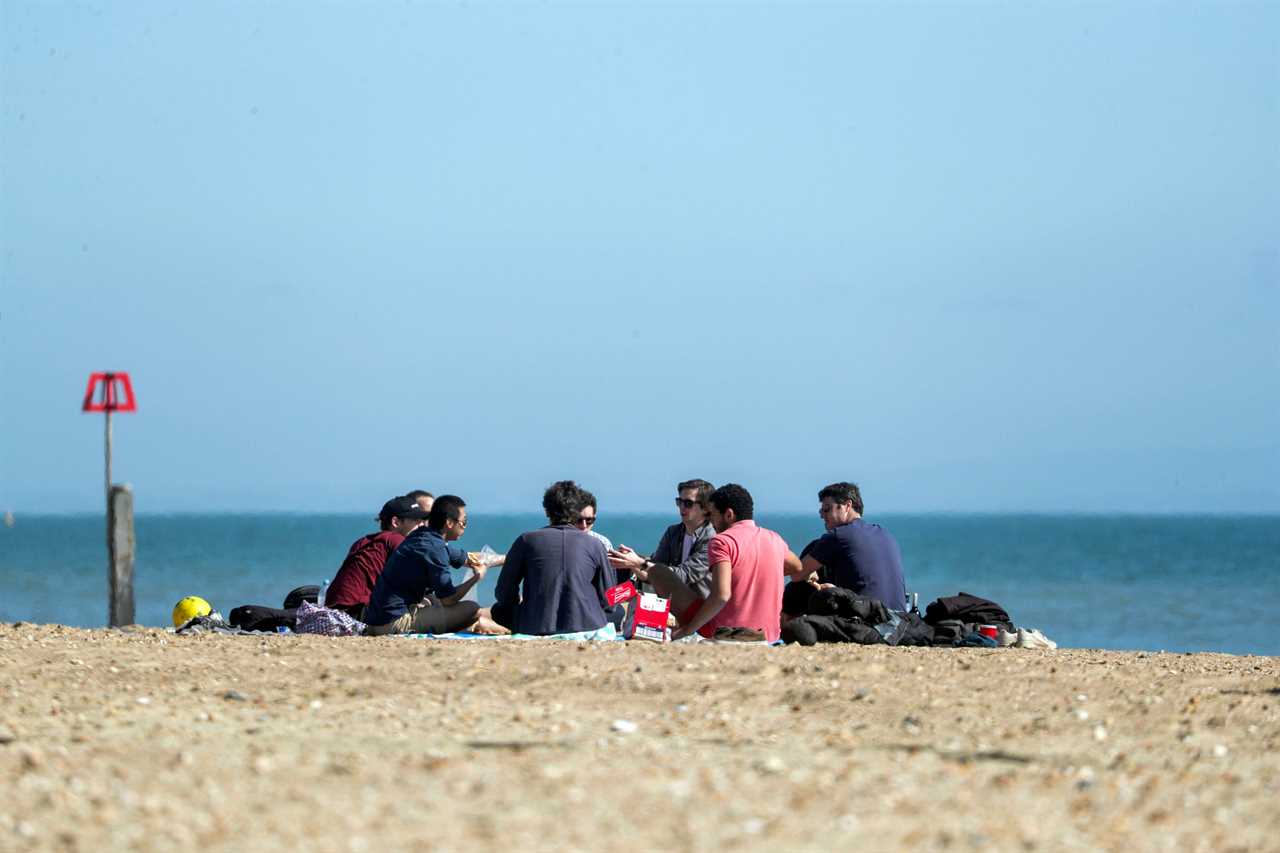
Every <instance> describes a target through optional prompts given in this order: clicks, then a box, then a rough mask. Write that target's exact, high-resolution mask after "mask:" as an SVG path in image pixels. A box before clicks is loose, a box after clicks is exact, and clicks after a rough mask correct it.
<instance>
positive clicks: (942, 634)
mask: <svg viewBox="0 0 1280 853" xmlns="http://www.w3.org/2000/svg"><path fill="white" fill-rule="evenodd" d="M970 631H972V628H970V627H969V626H967V625H965V624H964V623H963V622H961V621H960V620H958V619H943V620H942V621H941V622H938V623H937V624H936V625H934V626H933V642H932V645H935V646H958V645H960V643H961V642H962V641H963V640H964V637H965V635H966V634H968V633H969V632H970Z"/></svg>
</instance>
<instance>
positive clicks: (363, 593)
mask: <svg viewBox="0 0 1280 853" xmlns="http://www.w3.org/2000/svg"><path fill="white" fill-rule="evenodd" d="M432 501H433V498H432V495H431V493H430V492H410V493H409V494H408V495H403V496H401V497H398V498H392V499H391V500H389V501H387V502H386V503H385V504H383V505H382V512H380V513H378V526H379V527H380V528H381V529H380V530H379V531H378V532H377V533H370V534H369V535H367V536H361V537H360V538H359V539H357V540H356V541H355V542H354V543H352V545H351V549H350V550H349V551H347V558H346V559H345V560H343V561H342V568H340V569H338V574H337V575H336V576H335V577H334V579H333V583H331V584H330V585H329V589H328V591H327V592H326V593H325V597H324V605H325V607H332V608H333V609H334V610H342V611H344V612H346V613H348V614H350V615H352V616H354V617H355V618H357V619H360V618H361V617H362V616H363V615H364V608H365V605H367V604H368V603H369V596H370V594H371V593H372V592H373V586H374V584H376V583H377V582H378V575H380V574H382V567H383V565H385V564H386V562H387V557H389V556H391V552H392V551H394V550H395V549H397V548H399V547H400V543H401V542H403V541H404V537H406V536H408V535H409V534H410V533H412V532H413V531H414V530H416V529H417V528H418V527H420V526H421V525H422V524H424V523H425V522H426V519H427V516H429V515H430V514H431V503H432ZM424 503H425V504H426V506H423V504H424Z"/></svg>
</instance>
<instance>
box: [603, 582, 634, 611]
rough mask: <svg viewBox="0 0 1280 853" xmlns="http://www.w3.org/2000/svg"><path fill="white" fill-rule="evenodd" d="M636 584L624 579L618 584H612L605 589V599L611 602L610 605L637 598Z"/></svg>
mask: <svg viewBox="0 0 1280 853" xmlns="http://www.w3.org/2000/svg"><path fill="white" fill-rule="evenodd" d="M636 595H637V593H636V585H635V584H633V583H632V582H631V581H624V582H622V583H620V584H618V585H617V586H611V587H609V588H608V589H606V590H605V591H604V600H605V601H607V602H609V606H610V607H613V606H614V605H615V604H621V603H622V602H624V601H630V600H631V599H633V598H635V597H636Z"/></svg>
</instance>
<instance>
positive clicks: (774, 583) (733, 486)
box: [671, 483, 802, 643]
mask: <svg viewBox="0 0 1280 853" xmlns="http://www.w3.org/2000/svg"><path fill="white" fill-rule="evenodd" d="M707 500H708V502H709V503H710V516H711V524H712V526H714V527H715V529H716V535H715V536H714V537H712V539H711V543H710V544H709V545H708V547H707V555H708V558H709V562H710V563H711V591H710V593H709V594H708V595H707V597H706V598H694V596H693V592H692V590H689V589H687V588H686V589H684V590H679V593H680V594H678V595H672V604H673V605H675V607H676V612H678V613H680V614H681V617H680V627H679V628H677V629H676V630H675V631H673V632H672V634H671V639H673V640H678V639H680V638H682V637H686V636H688V635H689V634H692V633H693V632H694V631H697V632H698V633H700V634H702V635H703V636H704V637H711V636H712V635H714V634H715V630H716V628H720V627H725V628H746V629H748V630H750V631H759V632H761V633H762V634H763V635H764V638H765V639H766V640H767V641H769V642H771V643H772V642H774V641H776V640H778V639H779V637H780V636H781V633H782V630H781V625H780V624H779V615H780V614H781V612H782V587H783V585H784V584H785V583H786V576H787V575H795V574H799V573H800V572H801V571H802V569H801V564H800V558H799V557H797V556H796V555H795V554H793V553H792V552H791V549H790V548H788V547H787V543H786V542H785V541H783V539H782V537H781V536H779V535H778V534H777V533H774V532H773V531H772V530H766V529H765V528H763V527H757V526H756V523H755V522H754V521H753V520H752V515H753V514H754V504H753V502H752V500H751V493H750V492H748V491H747V490H746V489H744V488H743V487H742V486H739V485H738V484H737V483H728V484H726V485H723V486H721V487H720V488H718V489H716V490H715V491H714V492H712V493H711V496H710V497H709V498H708V499H707Z"/></svg>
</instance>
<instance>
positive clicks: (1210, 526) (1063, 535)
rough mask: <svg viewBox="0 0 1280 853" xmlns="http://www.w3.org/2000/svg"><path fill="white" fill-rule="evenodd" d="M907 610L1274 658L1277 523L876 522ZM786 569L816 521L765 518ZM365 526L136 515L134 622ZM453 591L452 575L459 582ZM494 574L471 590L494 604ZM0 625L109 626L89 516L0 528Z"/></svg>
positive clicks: (302, 569)
mask: <svg viewBox="0 0 1280 853" xmlns="http://www.w3.org/2000/svg"><path fill="white" fill-rule="evenodd" d="M675 520H676V519H675V518H674V517H669V516H667V515H656V514H655V515H612V516H611V515H609V514H608V513H602V515H601V524H600V525H599V530H600V532H601V533H603V534H604V535H606V536H608V537H609V538H610V539H612V540H613V541H614V543H615V544H618V543H625V544H627V545H630V546H632V547H634V548H636V549H637V550H640V551H644V552H648V551H649V550H651V549H652V548H653V547H654V545H656V544H657V541H658V538H659V536H660V535H661V533H662V531H663V529H664V528H665V527H666V525H668V524H670V523H673V522H674V521H675ZM869 520H871V521H877V522H880V523H882V524H884V525H885V526H886V527H887V528H889V529H890V530H891V531H892V532H893V533H894V535H895V536H897V538H898V541H899V543H900V544H901V546H902V552H903V560H904V565H905V570H906V579H907V588H908V590H910V591H913V592H916V593H919V596H920V606H921V608H923V607H924V605H925V604H926V603H927V602H929V601H932V600H933V599H934V598H937V597H939V596H942V595H953V594H955V593H956V592H959V591H965V592H970V593H974V594H976V595H981V596H983V597H986V598H990V599H992V600H994V601H997V602H999V603H1000V604H1001V605H1003V606H1004V608H1005V609H1006V610H1007V611H1009V614H1010V615H1011V617H1012V618H1013V620H1014V621H1015V622H1016V623H1017V624H1019V625H1022V626H1028V627H1036V628H1040V629H1041V630H1042V631H1044V632H1045V633H1046V634H1047V635H1048V636H1050V637H1052V638H1053V639H1055V640H1057V641H1058V642H1059V643H1060V644H1061V645H1063V646H1070V647H1085V648H1106V649H1143V650H1151V651H1158V650H1166V651H1219V652H1231V653H1234V654H1261V655H1280V631H1276V630H1275V627H1276V626H1277V625H1280V618H1277V614H1278V613H1280V516H1205V517H1198V516H1134V515H1118V516H1105V515H1064V516H1050V515H885V516H876V517H872V518H870V519H869ZM758 522H759V523H760V524H762V525H764V526H766V527H770V528H772V529H774V530H777V531H778V532H779V533H780V534H782V536H783V538H785V539H786V540H787V542H788V543H789V544H790V545H791V548H792V550H794V551H796V552H797V553H799V551H800V550H801V548H803V547H804V545H805V543H807V542H808V541H809V540H810V539H813V538H815V537H816V536H818V535H820V534H821V533H822V527H821V523H820V522H819V520H818V517H817V515H816V514H804V515H781V516H777V515H775V516H769V515H762V516H761V517H760V518H759V519H758ZM543 523H545V522H544V521H543V519H542V518H541V517H540V516H538V515H533V514H527V515H519V514H506V515H485V514H483V513H479V512H477V513H475V514H473V515H471V516H470V524H469V526H468V528H467V535H466V536H465V537H464V538H463V539H462V541H461V542H460V543H459V544H461V545H462V546H464V547H466V548H468V549H471V550H478V549H479V548H480V547H481V546H482V545H486V544H488V545H490V546H492V547H493V548H494V549H496V550H498V551H505V550H506V549H507V547H508V546H509V545H510V543H511V541H512V540H513V539H515V537H516V536H517V535H519V534H520V533H521V532H523V531H525V530H529V529H532V528H534V527H539V526H541V525H542V524H543ZM375 526H376V525H374V524H372V523H371V521H370V519H369V518H368V517H367V516H362V515H279V514H251V515H145V516H140V517H139V518H138V519H137V523H136V529H137V563H136V570H135V593H136V597H137V620H138V621H139V622H140V623H142V624H144V625H168V624H170V611H171V610H172V608H173V605H174V603H175V602H176V601H177V600H178V599H179V598H182V597H183V596H186V595H200V596H202V597H204V598H206V599H208V600H209V601H210V602H211V603H212V604H213V605H214V607H216V608H217V609H219V610H221V611H222V612H223V613H224V614H225V613H227V612H228V611H230V610H231V608H233V607H235V606H237V605H240V604H266V605H270V606H273V607H279V606H280V604H281V603H282V600H283V598H284V595H285V593H287V592H288V591H289V590H290V589H292V588H293V587H295V586H299V585H302V584H306V583H319V582H320V581H322V580H324V579H326V578H332V577H333V575H334V573H335V571H336V570H337V568H338V566H339V565H340V564H341V562H342V558H343V557H344V556H345V554H346V552H347V548H348V547H349V546H350V544H351V542H353V541H354V540H355V539H356V538H357V537H359V536H360V535H362V534H364V533H366V532H369V531H370V530H372V529H374V527H375ZM463 576H464V574H463V573H462V572H459V579H461V578H462V577H463ZM496 578H497V572H496V571H494V572H491V573H490V575H489V576H488V577H487V578H486V579H485V581H484V583H483V584H481V586H480V589H479V598H480V601H481V603H482V604H487V603H489V602H491V601H492V598H493V585H494V582H495V580H496ZM0 621H3V622H15V621H26V622H40V623H48V622H56V623H62V624H65V625H76V626H82V627H98V626H102V625H103V624H105V621H106V544H105V522H104V520H103V518H102V516H100V515H70V516H67V515H64V516H19V517H18V518H16V519H15V524H14V526H13V527H7V528H6V527H0Z"/></svg>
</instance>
